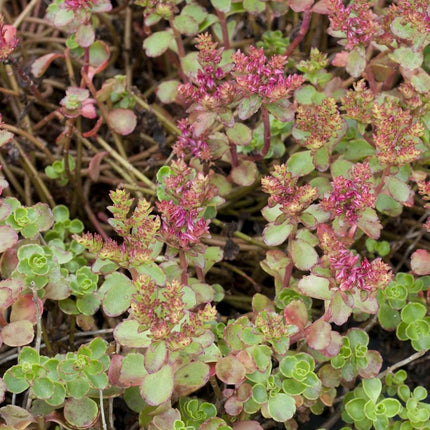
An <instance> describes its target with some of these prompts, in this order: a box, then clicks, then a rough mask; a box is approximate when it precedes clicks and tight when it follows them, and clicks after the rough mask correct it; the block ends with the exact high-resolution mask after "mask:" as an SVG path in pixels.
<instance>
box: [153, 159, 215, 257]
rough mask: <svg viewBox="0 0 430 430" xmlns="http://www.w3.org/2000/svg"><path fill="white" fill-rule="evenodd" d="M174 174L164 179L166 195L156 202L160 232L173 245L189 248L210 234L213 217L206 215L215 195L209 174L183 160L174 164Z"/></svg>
mask: <svg viewBox="0 0 430 430" xmlns="http://www.w3.org/2000/svg"><path fill="white" fill-rule="evenodd" d="M171 168H172V174H171V175H170V176H168V177H165V178H164V179H163V181H164V185H165V188H166V193H167V194H168V195H169V196H170V195H171V198H168V199H167V198H166V199H163V200H162V201H160V202H159V203H157V208H158V210H159V212H160V214H161V219H162V225H161V234H162V236H163V237H164V239H165V240H166V242H167V243H169V244H170V245H171V246H173V247H175V248H177V247H178V248H181V249H184V250H189V249H190V248H191V247H193V246H194V245H198V244H199V243H200V241H201V239H202V237H204V236H209V223H210V221H209V220H207V219H205V218H204V217H203V214H204V211H205V209H206V205H207V204H208V202H210V201H211V199H212V198H213V197H214V196H215V195H216V191H217V190H216V187H214V186H212V185H210V184H209V177H208V176H205V175H203V173H201V172H196V171H195V170H194V169H193V168H191V167H189V166H187V165H186V163H185V162H184V161H182V160H178V161H174V162H172V165H171Z"/></svg>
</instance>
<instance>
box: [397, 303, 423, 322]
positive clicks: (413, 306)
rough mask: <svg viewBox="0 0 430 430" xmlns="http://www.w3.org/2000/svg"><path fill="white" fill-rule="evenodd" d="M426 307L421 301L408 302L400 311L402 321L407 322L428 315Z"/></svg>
mask: <svg viewBox="0 0 430 430" xmlns="http://www.w3.org/2000/svg"><path fill="white" fill-rule="evenodd" d="M426 312H427V311H426V307H425V306H424V305H423V304H421V303H408V304H407V305H406V306H405V307H404V308H403V309H402V312H401V313H400V315H401V317H402V321H404V322H405V323H406V324H410V323H413V322H415V321H416V320H420V319H422V318H424V317H425V315H426Z"/></svg>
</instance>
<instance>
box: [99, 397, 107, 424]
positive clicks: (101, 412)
mask: <svg viewBox="0 0 430 430" xmlns="http://www.w3.org/2000/svg"><path fill="white" fill-rule="evenodd" d="M99 398H100V419H101V421H102V429H103V430H107V427H106V418H105V409H104V406H103V390H99Z"/></svg>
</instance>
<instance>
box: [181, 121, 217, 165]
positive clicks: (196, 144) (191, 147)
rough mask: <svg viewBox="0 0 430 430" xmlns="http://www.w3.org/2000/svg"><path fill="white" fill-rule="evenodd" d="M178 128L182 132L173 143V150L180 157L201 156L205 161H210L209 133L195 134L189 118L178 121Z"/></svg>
mask: <svg viewBox="0 0 430 430" xmlns="http://www.w3.org/2000/svg"><path fill="white" fill-rule="evenodd" d="M178 128H179V130H180V131H181V134H180V135H179V137H178V140H177V141H176V142H175V144H174V145H173V152H174V153H175V154H176V156H177V157H179V158H182V159H183V158H184V157H185V156H187V155H191V156H192V157H196V158H199V159H200V160H203V161H209V160H210V159H211V158H212V155H211V151H210V148H209V146H208V143H207V136H206V134H207V133H203V135H201V136H195V134H194V132H193V127H192V126H191V124H190V121H189V119H188V118H184V119H181V120H180V121H178Z"/></svg>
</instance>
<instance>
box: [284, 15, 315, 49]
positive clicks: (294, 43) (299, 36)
mask: <svg viewBox="0 0 430 430" xmlns="http://www.w3.org/2000/svg"><path fill="white" fill-rule="evenodd" d="M311 17H312V11H311V10H310V9H307V10H305V11H304V13H303V21H302V25H301V26H300V30H299V32H298V33H297V36H296V37H295V39H294V40H293V41H292V42H291V43H290V44H289V45H288V48H287V49H286V51H285V54H284V55H285V56H286V57H289V56H290V55H291V54H292V53H293V51H294V50H295V49H296V47H297V46H298V44H299V43H300V42H301V41H302V40H303V38H304V37H305V36H306V33H307V32H308V30H309V26H310V24H311Z"/></svg>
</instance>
